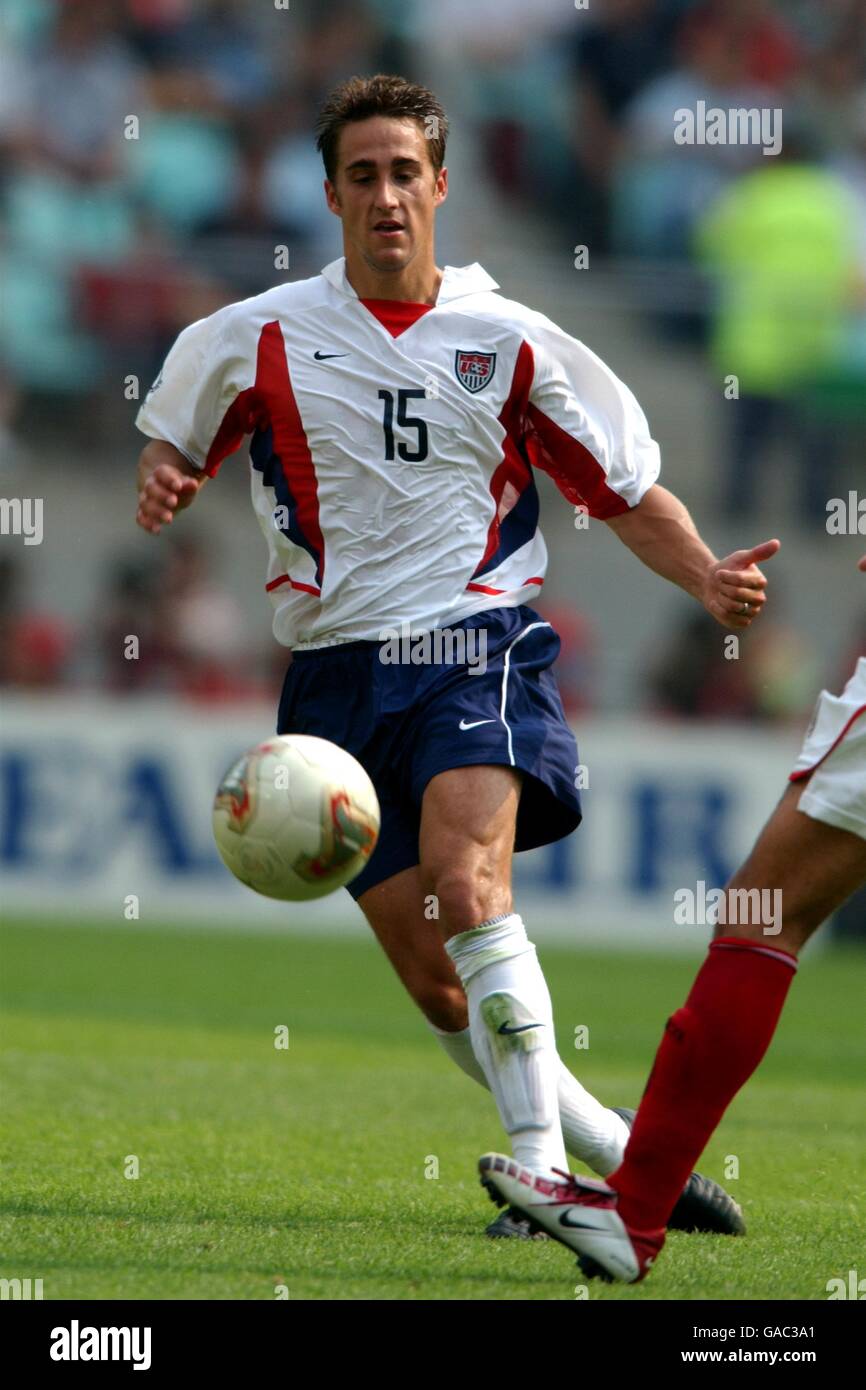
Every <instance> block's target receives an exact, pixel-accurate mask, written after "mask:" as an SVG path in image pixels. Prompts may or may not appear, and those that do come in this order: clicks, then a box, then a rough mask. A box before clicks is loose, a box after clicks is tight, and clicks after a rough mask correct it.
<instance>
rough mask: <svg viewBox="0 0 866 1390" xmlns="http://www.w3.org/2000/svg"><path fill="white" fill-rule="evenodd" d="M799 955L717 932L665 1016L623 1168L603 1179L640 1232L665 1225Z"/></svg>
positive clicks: (764, 1034) (763, 1041)
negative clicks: (682, 997) (686, 990)
mask: <svg viewBox="0 0 866 1390" xmlns="http://www.w3.org/2000/svg"><path fill="white" fill-rule="evenodd" d="M796 969H797V958H796V956H792V955H790V954H789V953H788V952H787V951H780V950H779V949H778V948H777V947H775V946H769V945H764V943H763V942H761V941H748V940H744V939H741V938H739V937H735V936H722V937H719V938H718V939H717V940H716V941H713V942H712V943H711V945H710V949H709V954H708V956H707V959H706V960H705V961H704V963H703V965H702V966H701V968H700V970H699V971H698V974H697V977H696V979H695V982H694V984H693V985H692V990H691V993H690V995H689V997H688V999H687V1000H686V1002H685V1005H684V1006H683V1008H681V1009H678V1010H677V1012H676V1013H675V1014H674V1015H673V1016H672V1017H671V1018H669V1019H668V1022H667V1026H666V1028H665V1034H664V1037H663V1038H662V1041H661V1045H660V1047H659V1050H658V1052H657V1053H656V1059H655V1062H654V1064H653V1069H652V1071H651V1072H650V1078H649V1081H648V1082H647V1087H646V1090H645V1091H644V1095H643V1099H642V1100H641V1103H640V1109H639V1110H638V1113H637V1118H636V1119H635V1122H634V1127H633V1129H632V1132H631V1137H630V1139H629V1142H628V1146H627V1148H626V1152H625V1158H624V1159H623V1161H622V1163H621V1165H620V1167H619V1168H618V1169H617V1170H616V1172H615V1173H614V1174H613V1175H612V1176H611V1177H609V1178H607V1179H605V1181H606V1182H607V1183H608V1184H609V1185H610V1186H611V1187H615V1188H616V1190H617V1192H618V1193H619V1194H620V1200H619V1212H620V1215H621V1216H622V1218H623V1220H624V1221H625V1222H626V1224H627V1225H629V1226H633V1227H634V1228H635V1229H636V1230H638V1231H653V1230H656V1229H658V1227H660V1226H664V1225H665V1224H666V1222H667V1219H668V1217H669V1216H670V1214H671V1212H672V1211H673V1208H674V1206H675V1205H676V1202H677V1199H678V1197H679V1195H680V1193H681V1192H682V1190H683V1187H684V1186H685V1183H686V1179H687V1178H688V1176H689V1174H690V1173H691V1171H692V1169H693V1168H694V1166H695V1163H696V1162H697V1160H698V1158H699V1157H700V1155H701V1153H702V1152H703V1150H704V1148H705V1146H706V1144H707V1141H708V1140H709V1138H710V1135H711V1134H712V1132H713V1130H714V1129H715V1128H716V1125H717V1124H718V1123H719V1121H720V1119H721V1118H722V1115H723V1114H724V1113H725V1110H726V1109H727V1107H728V1106H729V1105H730V1103H731V1101H732V1100H733V1098H734V1096H735V1095H736V1094H737V1091H739V1089H740V1087H741V1086H742V1085H744V1083H745V1082H746V1081H748V1079H749V1077H750V1076H751V1075H752V1072H753V1071H754V1070H755V1068H756V1067H757V1065H758V1063H759V1062H760V1060H761V1058H762V1057H763V1055H764V1053H765V1052H766V1050H767V1048H768V1047H769V1045H770V1039H771V1038H772V1036H773V1033H774V1032H775V1029H776V1024H777V1023H778V1021H779V1015H780V1013H781V1012H782V1005H783V1004H784V1002H785V996H786V995H787V993H788V986H789V985H790V983H791V981H792V979H793V978H794V973H795V971H796Z"/></svg>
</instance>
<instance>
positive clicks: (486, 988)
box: [445, 912, 568, 1177]
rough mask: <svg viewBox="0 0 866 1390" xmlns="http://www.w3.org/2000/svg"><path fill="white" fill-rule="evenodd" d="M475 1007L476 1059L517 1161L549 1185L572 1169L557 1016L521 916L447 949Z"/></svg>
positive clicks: (467, 935)
mask: <svg viewBox="0 0 866 1390" xmlns="http://www.w3.org/2000/svg"><path fill="white" fill-rule="evenodd" d="M445 950H446V951H447V952H448V954H449V956H450V957H451V959H452V961H453V962H454V967H455V969H456V971H457V974H458V975H459V977H460V982H461V984H462V985H463V988H464V990H465V991H466V999H467V1002H468V1005H469V1029H470V1036H471V1038H472V1047H473V1051H474V1052H475V1056H476V1058H477V1059H478V1061H479V1062H480V1064H481V1067H482V1070H483V1072H484V1075H485V1076H486V1078H487V1082H488V1085H489V1086H490V1089H491V1091H492V1092H493V1096H494V1099H495V1101H496V1104H497V1107H498V1109H499V1115H500V1118H501V1120H502V1123H503V1125H504V1126H505V1130H506V1132H507V1133H508V1134H509V1135H510V1137H511V1146H512V1151H513V1153H514V1157H515V1158H516V1159H517V1161H518V1162H519V1163H522V1164H524V1166H525V1167H527V1168H531V1169H532V1170H533V1172H536V1173H540V1174H542V1175H543V1176H545V1177H551V1176H553V1173H552V1170H553V1169H554V1168H560V1169H563V1170H565V1171H567V1169H568V1163H567V1160H566V1156H565V1145H564V1143H563V1138H562V1127H561V1125H560V1122H559V1101H558V1096H557V1090H558V1085H559V1069H560V1064H559V1056H558V1054H557V1051H556V1039H555V1036H554V1032H553V1008H552V1006H551V1002H550V994H549V992H548V988H547V984H546V983H545V979H544V976H543V974H542V973H541V966H540V965H539V964H538V959H537V957H536V954H535V947H534V946H533V944H532V942H531V941H529V940H527V936H526V930H525V928H524V926H523V922H522V921H521V919H520V917H519V916H518V914H517V913H516V912H512V913H509V914H508V915H507V916H503V917H498V918H493V919H492V920H491V921H490V922H482V923H481V925H480V926H479V927H475V928H473V929H472V930H471V931H466V932H461V933H460V934H459V935H458V936H453V937H452V938H451V940H450V941H446V943H445Z"/></svg>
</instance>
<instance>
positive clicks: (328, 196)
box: [324, 179, 343, 217]
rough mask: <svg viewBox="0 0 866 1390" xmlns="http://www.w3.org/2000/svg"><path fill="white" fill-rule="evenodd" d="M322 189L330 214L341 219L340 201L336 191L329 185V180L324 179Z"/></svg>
mask: <svg viewBox="0 0 866 1390" xmlns="http://www.w3.org/2000/svg"><path fill="white" fill-rule="evenodd" d="M324 189H325V202H326V203H327V204H328V207H329V208H330V210H331V212H332V213H334V215H335V216H336V217H342V215H343V209H342V207H341V206H340V199H339V198H338V196H337V190H336V188H335V187H334V185H333V184H332V183H331V180H330V179H325V183H324Z"/></svg>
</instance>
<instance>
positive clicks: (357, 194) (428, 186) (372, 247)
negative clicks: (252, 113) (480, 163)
mask: <svg viewBox="0 0 866 1390" xmlns="http://www.w3.org/2000/svg"><path fill="white" fill-rule="evenodd" d="M447 192H448V174H447V171H446V170H445V169H442V170H441V171H440V173H439V174H438V175H437V174H436V173H435V171H434V169H433V165H432V164H431V162H430V149H429V142H428V141H427V140H426V139H425V137H424V132H423V130H422V129H421V127H420V125H419V124H418V123H417V122H416V121H412V120H395V119H394V118H393V117H391V116H371V117H370V119H369V120H368V121H354V122H352V123H350V124H349V125H347V126H345V127H344V128H343V130H342V131H341V132H340V144H339V151H338V165H337V175H336V179H335V181H334V183H331V182H330V180H328V179H326V180H325V194H326V197H327V200H328V207H329V208H330V209H331V211H332V212H334V213H336V215H337V216H338V217H339V218H341V219H342V223H343V236H344V239H345V241H346V242H347V243H348V244H350V245H351V246H353V247H354V248H355V250H356V251H358V252H359V254H360V255H361V256H362V257H363V259H364V261H365V262H366V264H367V265H368V266H369V267H370V269H371V270H375V271H377V272H379V273H382V272H387V271H400V270H403V269H404V267H405V266H407V265H409V263H410V262H411V261H413V260H414V259H415V257H416V256H417V255H418V254H419V253H421V254H429V255H430V256H431V257H432V248H433V218H434V215H435V211H436V208H437V207H438V206H439V204H440V203H443V202H444V201H445V198H446V196H447Z"/></svg>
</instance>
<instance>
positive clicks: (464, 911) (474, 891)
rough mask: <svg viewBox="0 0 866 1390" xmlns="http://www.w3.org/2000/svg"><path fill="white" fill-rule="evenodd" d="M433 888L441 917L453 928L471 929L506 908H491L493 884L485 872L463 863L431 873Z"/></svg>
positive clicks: (446, 924) (459, 929)
mask: <svg viewBox="0 0 866 1390" xmlns="http://www.w3.org/2000/svg"><path fill="white" fill-rule="evenodd" d="M431 884H432V891H433V893H434V894H435V896H436V900H437V903H438V906H439V920H440V922H442V923H443V925H445V926H446V927H448V928H450V930H451V931H452V932H453V931H458V932H460V931H471V929H472V928H473V927H477V926H478V924H479V922H483V921H484V920H485V919H486V918H487V917H490V916H491V915H492V914H494V913H496V912H499V911H502V908H500V907H496V908H491V906H490V895H489V886H488V885H487V884H486V883H485V882H484V880H483V878H482V876H481V875H479V874H478V873H476V872H474V871H471V870H469V869H464V868H462V867H460V868H455V867H449V868H446V869H442V870H440V871H439V872H438V873H437V872H434V873H433V874H432V875H431Z"/></svg>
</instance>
